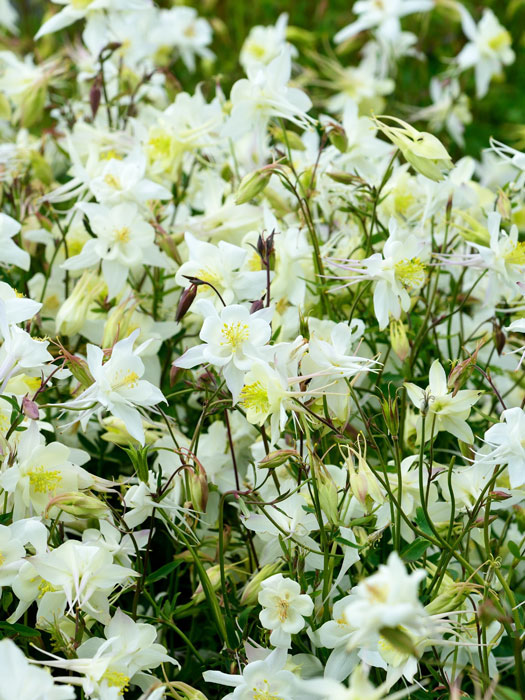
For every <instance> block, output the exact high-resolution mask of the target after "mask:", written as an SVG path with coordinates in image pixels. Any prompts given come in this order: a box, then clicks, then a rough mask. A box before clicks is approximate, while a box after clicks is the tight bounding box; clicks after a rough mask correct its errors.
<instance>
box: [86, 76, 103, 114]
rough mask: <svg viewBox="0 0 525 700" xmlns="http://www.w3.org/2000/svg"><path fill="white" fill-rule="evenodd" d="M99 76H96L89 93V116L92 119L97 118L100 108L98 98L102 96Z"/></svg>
mask: <svg viewBox="0 0 525 700" xmlns="http://www.w3.org/2000/svg"><path fill="white" fill-rule="evenodd" d="M100 84H101V76H100V73H99V74H98V75H97V77H96V78H95V80H94V81H93V85H92V86H91V90H90V91H89V104H90V106H91V114H92V116H93V119H94V118H95V117H96V116H97V112H98V108H99V107H100V98H101V96H102V90H101V89H100Z"/></svg>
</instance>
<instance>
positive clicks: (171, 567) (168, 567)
mask: <svg viewBox="0 0 525 700" xmlns="http://www.w3.org/2000/svg"><path fill="white" fill-rule="evenodd" d="M181 564H182V559H177V561H170V562H168V563H167V564H164V566H161V567H160V569H157V570H156V571H153V572H152V573H151V574H149V576H146V581H145V583H146V585H147V586H149V585H150V584H151V583H155V581H160V580H161V579H163V578H166V577H167V576H169V574H171V572H172V571H175V569H176V568H177V567H178V566H180V565H181Z"/></svg>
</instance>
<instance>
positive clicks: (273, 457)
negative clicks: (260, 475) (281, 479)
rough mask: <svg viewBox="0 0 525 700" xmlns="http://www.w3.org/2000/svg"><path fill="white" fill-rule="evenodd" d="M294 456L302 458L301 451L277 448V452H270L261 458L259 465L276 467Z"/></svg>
mask: <svg viewBox="0 0 525 700" xmlns="http://www.w3.org/2000/svg"><path fill="white" fill-rule="evenodd" d="M292 457H296V458H297V459H301V455H300V454H299V452H297V450H276V451H275V452H270V453H269V454H267V455H266V457H263V459H261V461H260V462H259V467H263V468H265V469H275V468H276V467H280V466H281V464H284V463H285V462H287V461H288V460H289V459H291V458H292Z"/></svg>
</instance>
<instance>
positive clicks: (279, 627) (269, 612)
mask: <svg viewBox="0 0 525 700" xmlns="http://www.w3.org/2000/svg"><path fill="white" fill-rule="evenodd" d="M259 604H260V605H262V608H263V609H262V610H261V612H260V613H259V619H260V621H261V624H262V626H263V627H265V628H266V629H267V630H272V633H271V634H270V643H271V644H273V645H274V646H276V647H286V648H287V649H288V648H289V647H290V645H291V643H292V634H297V632H300V631H301V630H302V629H303V627H304V625H305V622H304V619H303V616H308V615H311V614H312V611H313V609H314V604H313V601H312V599H311V598H310V596H309V595H306V594H304V593H301V586H300V585H299V584H298V583H297V581H292V580H291V579H289V578H284V576H283V575H282V574H274V575H273V576H270V578H267V579H266V580H265V581H263V582H262V584H261V591H260V593H259Z"/></svg>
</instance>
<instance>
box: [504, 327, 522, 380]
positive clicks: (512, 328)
mask: <svg viewBox="0 0 525 700" xmlns="http://www.w3.org/2000/svg"><path fill="white" fill-rule="evenodd" d="M507 330H508V331H512V332H514V333H516V331H517V332H518V333H525V318H519V319H518V320H517V321H513V322H512V323H511V324H510V326H508V328H507ZM516 352H521V359H520V361H519V363H518V366H517V367H516V369H519V368H520V367H521V365H522V363H523V360H525V345H523V347H521V348H518V349H517V350H514V351H513V353H516ZM513 353H509V355H511V354H513Z"/></svg>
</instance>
